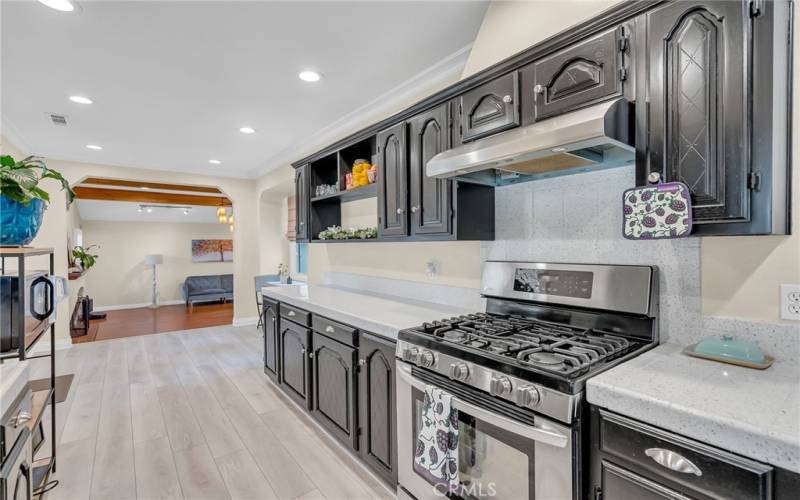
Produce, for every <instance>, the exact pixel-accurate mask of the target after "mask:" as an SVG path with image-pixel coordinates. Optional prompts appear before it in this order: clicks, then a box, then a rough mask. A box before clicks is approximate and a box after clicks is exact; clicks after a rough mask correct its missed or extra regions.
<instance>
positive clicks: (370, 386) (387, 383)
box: [358, 332, 397, 484]
mask: <svg viewBox="0 0 800 500" xmlns="http://www.w3.org/2000/svg"><path fill="white" fill-rule="evenodd" d="M394 351H395V344H394V342H390V341H388V340H383V339H379V338H377V337H374V336H372V335H368V334H365V333H364V332H361V334H360V336H359V350H358V352H359V361H358V364H359V388H360V395H359V408H360V412H359V413H360V417H359V419H360V420H359V425H360V426H361V444H360V453H361V457H362V459H363V460H364V461H365V462H366V463H367V464H368V465H369V466H370V467H372V469H373V470H374V471H375V472H377V473H378V474H380V475H381V476H382V477H383V478H384V479H386V480H387V481H388V482H389V483H390V484H397V425H396V418H397V408H396V407H395V387H394V384H395V358H394Z"/></svg>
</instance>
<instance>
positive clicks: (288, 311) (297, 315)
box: [281, 302, 311, 326]
mask: <svg viewBox="0 0 800 500" xmlns="http://www.w3.org/2000/svg"><path fill="white" fill-rule="evenodd" d="M281 317H282V318H286V319H288V320H290V321H294V322H295V323H297V324H298V325H303V326H310V325H311V313H310V312H308V311H304V310H302V309H299V308H297V307H294V306H290V305H288V304H284V303H283V302H281Z"/></svg>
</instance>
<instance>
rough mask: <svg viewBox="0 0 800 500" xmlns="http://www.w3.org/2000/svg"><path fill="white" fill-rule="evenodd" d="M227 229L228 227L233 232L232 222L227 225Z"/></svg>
mask: <svg viewBox="0 0 800 500" xmlns="http://www.w3.org/2000/svg"><path fill="white" fill-rule="evenodd" d="M228 229H230V230H231V232H233V224H231V225H230V226H228Z"/></svg>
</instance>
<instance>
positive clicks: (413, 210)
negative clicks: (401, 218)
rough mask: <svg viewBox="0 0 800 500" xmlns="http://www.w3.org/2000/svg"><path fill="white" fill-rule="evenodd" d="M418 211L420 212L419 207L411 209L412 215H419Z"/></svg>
mask: <svg viewBox="0 0 800 500" xmlns="http://www.w3.org/2000/svg"><path fill="white" fill-rule="evenodd" d="M417 210H419V207H417V206H413V207H411V213H412V214H415V213H417Z"/></svg>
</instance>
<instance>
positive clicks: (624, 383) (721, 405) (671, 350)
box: [586, 344, 800, 473]
mask: <svg viewBox="0 0 800 500" xmlns="http://www.w3.org/2000/svg"><path fill="white" fill-rule="evenodd" d="M681 350H682V346H679V345H676V344H663V345H660V346H658V347H656V348H655V349H652V350H650V351H648V352H646V353H644V354H642V355H641V356H638V357H636V358H634V359H632V360H630V361H628V362H626V363H623V364H621V365H619V366H616V367H614V368H612V369H610V370H608V371H607V372H604V373H601V374H599V375H598V376H596V377H593V378H592V379H590V380H589V382H588V383H587V386H586V397H587V399H588V401H589V402H590V403H592V404H594V405H597V406H600V407H602V408H606V409H608V410H611V411H613V412H615V413H619V414H621V415H625V416H628V417H630V418H634V419H637V420H640V421H642V422H646V423H649V424H652V425H654V426H656V427H660V428H662V429H666V430H669V431H673V432H675V433H677V434H681V435H684V436H687V437H690V438H693V439H696V440H698V441H701V442H703V443H706V444H709V445H712V446H716V447H718V448H722V449H725V450H729V451H731V452H733V453H737V454H739V455H742V456H745V457H748V458H752V459H754V460H758V461H761V462H765V463H769V464H771V465H774V466H777V467H782V468H784V469H787V470H790V471H792V472H796V473H800V367H798V366H797V364H796V363H792V362H790V361H780V360H778V361H776V362H775V364H774V365H773V366H772V367H770V368H768V369H766V370H754V369H750V368H743V367H740V366H734V365H729V364H723V363H718V362H714V361H708V360H703V359H697V358H692V357H689V356H687V355H684V354H682V353H681Z"/></svg>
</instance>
